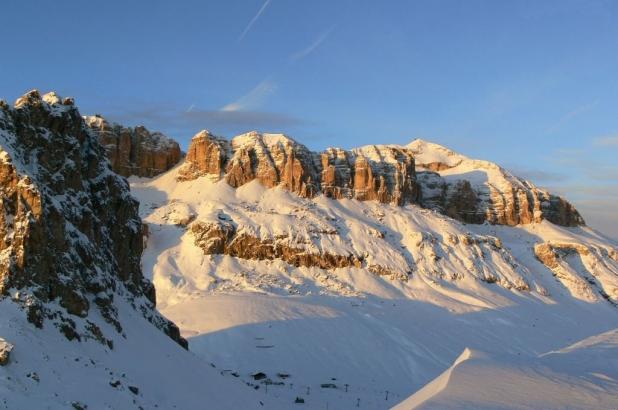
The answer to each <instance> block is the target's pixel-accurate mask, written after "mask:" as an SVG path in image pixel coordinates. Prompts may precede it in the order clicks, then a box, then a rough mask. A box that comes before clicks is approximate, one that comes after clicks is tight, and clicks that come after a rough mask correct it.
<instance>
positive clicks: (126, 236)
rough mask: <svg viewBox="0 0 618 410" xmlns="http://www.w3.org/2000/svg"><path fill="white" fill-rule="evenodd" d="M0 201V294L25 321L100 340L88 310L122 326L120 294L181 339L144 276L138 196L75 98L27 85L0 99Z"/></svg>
mask: <svg viewBox="0 0 618 410" xmlns="http://www.w3.org/2000/svg"><path fill="white" fill-rule="evenodd" d="M0 201H1V204H2V207H1V209H0V252H2V259H1V260H0V298H5V297H11V298H12V299H13V300H14V301H15V302H16V303H18V304H19V305H20V306H22V307H23V308H24V309H25V310H26V312H27V316H28V320H29V321H30V322H32V323H33V324H34V325H36V326H38V327H41V326H43V323H44V322H46V321H50V322H51V323H53V324H54V325H55V326H57V327H58V328H59V329H60V330H61V331H62V332H63V333H64V334H65V335H66V336H67V338H69V339H81V338H84V337H85V338H94V339H97V340H99V341H102V342H105V341H106V339H105V337H104V336H103V333H102V331H101V329H99V328H98V327H97V326H96V325H95V324H94V323H92V322H90V321H89V320H88V315H89V314H90V313H91V311H92V310H93V309H98V310H99V311H100V314H101V315H102V316H103V317H104V318H105V320H106V321H107V322H108V323H110V324H111V325H113V327H114V328H116V330H117V331H118V332H122V324H121V318H120V317H119V315H118V309H117V307H116V302H117V301H118V300H121V299H122V300H124V302H126V303H128V304H130V305H132V306H133V307H134V308H135V309H136V310H138V311H139V312H141V313H142V314H143V316H144V317H145V318H146V319H148V320H149V321H151V322H152V323H153V324H155V325H156V326H157V327H159V328H161V329H162V330H163V331H164V332H165V333H167V334H168V335H169V336H170V337H172V338H173V339H174V340H176V341H177V342H178V343H180V344H182V345H184V346H186V341H185V340H184V339H182V338H181V337H180V335H179V331H178V328H177V327H176V326H175V325H174V324H173V323H171V322H169V321H167V320H166V319H164V318H163V317H162V316H160V315H159V314H158V313H157V312H156V310H155V291H154V287H153V285H152V284H151V283H150V282H149V281H148V280H146V279H145V278H144V277H143V275H142V271H141V266H140V258H141V254H142V246H143V244H142V224H141V220H140V218H139V216H138V203H137V201H135V200H134V199H133V198H132V197H131V195H130V192H129V187H128V184H127V182H126V180H124V179H123V178H121V177H119V176H118V175H116V174H114V173H113V172H111V170H110V168H109V165H108V161H106V159H105V153H104V150H103V147H102V146H101V145H100V144H99V142H98V140H97V135H96V133H94V132H92V131H91V130H90V128H89V127H88V126H87V125H86V124H85V122H84V120H83V118H82V117H81V115H80V113H79V111H78V110H77V108H76V107H75V106H74V105H73V100H72V99H61V98H60V97H58V96H57V95H56V94H54V93H50V94H46V95H45V96H43V97H41V95H40V94H39V93H38V91H31V92H29V93H27V94H26V95H24V96H23V97H21V98H19V99H18V100H17V102H16V103H15V106H14V107H13V108H11V107H9V106H8V105H7V104H6V103H3V104H0ZM110 343H111V342H110ZM110 347H111V346H110Z"/></svg>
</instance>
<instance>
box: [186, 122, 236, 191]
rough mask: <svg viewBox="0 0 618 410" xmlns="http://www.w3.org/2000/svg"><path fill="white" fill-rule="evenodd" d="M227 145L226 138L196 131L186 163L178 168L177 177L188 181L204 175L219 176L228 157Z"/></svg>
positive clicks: (204, 131) (205, 131)
mask: <svg viewBox="0 0 618 410" xmlns="http://www.w3.org/2000/svg"><path fill="white" fill-rule="evenodd" d="M228 150H229V146H228V143H227V141H226V140H224V139H222V138H218V137H215V136H214V135H212V134H211V133H210V132H209V131H207V130H203V131H200V132H199V133H197V134H196V135H195V136H194V137H193V139H192V140H191V145H190V146H189V151H188V152H187V156H186V163H185V165H184V166H183V168H182V169H180V171H179V174H178V178H179V179H180V180H182V181H188V180H192V179H195V178H199V177H201V176H204V175H213V176H215V178H217V179H218V178H221V176H222V175H223V173H224V165H225V162H226V159H227V158H228V156H229V154H228Z"/></svg>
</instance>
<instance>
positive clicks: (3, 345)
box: [0, 337, 14, 366]
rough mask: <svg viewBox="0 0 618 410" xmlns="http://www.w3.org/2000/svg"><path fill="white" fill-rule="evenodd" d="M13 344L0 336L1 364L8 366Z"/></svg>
mask: <svg viewBox="0 0 618 410" xmlns="http://www.w3.org/2000/svg"><path fill="white" fill-rule="evenodd" d="M13 347H14V346H13V345H12V344H11V343H9V342H7V341H6V340H4V339H3V338H1V337H0V366H6V365H7V364H8V363H9V358H10V357H11V352H12V351H13Z"/></svg>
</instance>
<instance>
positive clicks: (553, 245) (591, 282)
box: [534, 242, 618, 304]
mask: <svg viewBox="0 0 618 410" xmlns="http://www.w3.org/2000/svg"><path fill="white" fill-rule="evenodd" d="M615 252H616V250H615V249H610V248H604V247H600V246H595V245H584V244H581V243H560V242H545V243H539V244H536V245H535V246H534V255H535V256H536V258H537V259H538V260H539V262H541V263H542V264H543V265H545V266H546V267H547V268H548V269H549V270H550V271H551V272H552V273H553V274H554V276H555V277H556V278H557V279H558V280H559V281H561V282H562V283H563V284H565V286H566V287H567V288H568V289H569V290H570V291H571V292H572V293H573V294H574V296H576V297H579V298H580V299H584V300H588V301H596V300H597V299H598V297H597V295H600V296H601V297H602V298H604V299H606V300H608V301H610V302H611V303H613V304H618V277H617V276H616V272H617V271H618V264H616V263H615V261H616V259H615V258H614V257H613V256H612V255H613V254H614V253H615Z"/></svg>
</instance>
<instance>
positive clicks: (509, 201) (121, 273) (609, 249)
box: [0, 91, 618, 410]
mask: <svg viewBox="0 0 618 410" xmlns="http://www.w3.org/2000/svg"><path fill="white" fill-rule="evenodd" d="M177 146H178V144H177V143H175V142H174V141H172V140H170V139H168V138H167V137H164V136H162V135H159V134H156V133H151V132H150V131H147V130H145V129H143V128H141V127H135V128H129V127H124V126H122V125H117V124H110V123H108V122H107V121H105V120H104V119H103V118H102V117H100V116H95V117H82V115H81V114H80V113H79V111H78V109H77V108H76V106H75V105H74V102H73V100H72V99H70V98H65V99H63V98H60V97H59V96H58V95H56V94H54V93H49V94H46V95H44V96H41V95H40V94H39V93H38V92H36V91H33V92H30V93H28V94H26V95H25V96H23V97H21V98H20V99H18V100H17V102H16V103H15V105H14V106H13V107H10V106H9V105H8V104H6V103H4V102H0V159H1V161H0V190H1V191H2V196H1V197H0V198H1V200H2V210H1V212H0V219H1V220H0V222H1V223H0V228H1V229H2V232H0V238H1V240H0V251H1V252H2V258H1V259H0V262H1V263H0V295H1V296H0V408H10V409H28V408H38V407H41V406H47V407H48V408H52V409H56V408H58V409H60V408H74V409H84V408H111V409H124V408H144V409H146V408H147V409H151V408H177V409H201V408H215V409H237V408H242V409H251V408H268V409H275V410H277V409H288V408H306V409H324V408H327V409H328V408H331V409H334V408H336V409H356V408H365V409H385V408H391V407H393V406H396V405H398V404H399V407H397V408H403V409H411V408H492V409H493V408H521V407H526V406H527V407H528V408H561V407H564V405H566V404H568V405H569V406H571V407H573V408H599V407H600V408H604V407H609V408H612V407H616V406H618V399H616V394H615V392H616V391H617V390H618V385H617V382H616V381H617V380H618V373H617V372H616V368H617V366H615V363H614V362H615V358H616V349H617V347H618V341H617V340H616V337H615V333H616V329H618V310H617V306H616V304H617V303H618V250H617V247H616V246H617V244H616V243H615V242H612V241H611V240H609V239H607V238H606V237H604V236H603V235H602V234H600V233H598V232H596V231H594V230H593V229H591V228H589V227H587V226H586V225H585V224H584V221H583V219H582V218H581V216H580V215H579V213H578V212H577V210H576V209H575V207H574V206H573V205H571V204H570V203H569V202H568V201H567V200H566V199H564V198H561V197H558V196H556V195H553V194H551V193H549V192H547V191H546V190H544V189H541V188H537V187H536V186H534V185H533V184H532V183H531V182H529V181H525V180H523V179H520V178H518V177H516V176H514V175H512V174H511V173H510V172H509V171H507V170H505V169H503V168H501V167H499V166H498V165H496V164H492V163H490V162H487V161H478V160H474V159H470V158H467V157H465V156H463V155H461V154H458V153H455V152H453V151H451V150H449V149H448V148H445V147H442V146H440V145H437V144H433V143H430V142H426V141H422V140H415V141H412V142H411V143H410V144H408V145H406V146H399V145H372V146H365V147H359V148H355V149H350V150H343V149H338V148H328V149H326V150H324V151H322V152H313V151H311V150H309V149H308V148H307V147H305V146H304V145H302V144H301V143H299V142H297V141H295V140H294V139H293V138H291V137H289V136H286V135H283V134H262V133H259V132H250V133H247V134H242V135H240V136H237V137H234V138H232V139H231V140H227V139H225V138H222V137H218V136H214V135H212V134H211V133H210V132H208V131H201V132H199V133H198V134H197V135H196V136H195V137H194V138H193V139H192V141H191V145H190V146H189V148H188V150H187V155H186V157H185V158H184V159H182V158H180V150H179V148H178V151H176V148H175V147H177ZM176 153H178V155H177V156H176ZM106 157H107V158H106ZM179 158H180V159H179ZM114 171H116V172H114ZM118 173H120V174H122V175H124V176H126V177H128V179H125V178H124V177H123V176H121V175H118ZM187 349H188V350H187ZM504 380H507V381H508V382H509V384H505V383H503V381H504Z"/></svg>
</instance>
